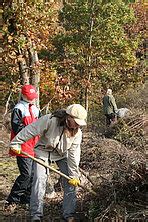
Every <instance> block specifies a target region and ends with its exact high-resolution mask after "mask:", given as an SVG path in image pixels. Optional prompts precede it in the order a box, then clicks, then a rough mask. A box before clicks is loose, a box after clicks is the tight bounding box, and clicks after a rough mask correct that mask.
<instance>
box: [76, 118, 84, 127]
mask: <svg viewBox="0 0 148 222" xmlns="http://www.w3.org/2000/svg"><path fill="white" fill-rule="evenodd" d="M74 120H75V122H76V123H77V124H78V125H79V126H86V125H87V124H86V121H85V120H83V119H78V118H74Z"/></svg>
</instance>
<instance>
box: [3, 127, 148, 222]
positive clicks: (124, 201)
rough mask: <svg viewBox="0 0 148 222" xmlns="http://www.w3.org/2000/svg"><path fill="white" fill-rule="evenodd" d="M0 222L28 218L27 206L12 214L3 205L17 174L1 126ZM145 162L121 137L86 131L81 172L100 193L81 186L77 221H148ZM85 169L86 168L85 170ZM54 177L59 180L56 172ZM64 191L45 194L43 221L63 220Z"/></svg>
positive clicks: (21, 220) (19, 221) (6, 132)
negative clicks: (90, 191) (120, 140)
mask: <svg viewBox="0 0 148 222" xmlns="http://www.w3.org/2000/svg"><path fill="white" fill-rule="evenodd" d="M0 134H1V139H0V158H1V163H0V164H1V172H0V222H29V221H30V217H29V211H28V209H27V208H26V206H19V207H18V208H17V209H16V212H14V214H12V215H5V214H4V212H3V210H2V208H3V206H4V202H5V199H6V197H7V195H8V194H9V192H10V189H11V187H12V184H13V182H14V180H15V178H16V177H17V175H18V169H17V165H16V161H15V158H12V157H11V158H10V157H9V156H8V144H9V133H8V131H7V130H6V129H5V127H2V128H1V130H0ZM145 163H146V160H145V156H144V152H143V151H137V150H135V151H134V152H133V150H128V149H127V148H126V147H125V146H123V145H122V144H121V143H119V142H118V141H116V140H114V139H111V138H105V137H104V136H102V135H101V136H100V135H99V134H98V133H97V132H95V131H94V132H92V131H91V132H88V131H87V130H85V131H84V137H83V142H82V158H81V164H80V168H81V172H82V181H83V185H84V186H86V187H89V188H92V189H94V190H95V191H96V192H97V196H96V197H95V196H93V195H92V194H91V193H89V192H86V191H85V190H82V189H81V188H79V189H78V195H77V196H78V208H77V218H78V220H77V221H78V222H103V221H105V222H123V221H124V222H125V221H126V222H128V221H132V222H133V221H134V222H146V221H147V218H148V217H147V216H148V210H147V208H146V206H147V205H148V202H147V200H146V173H145V171H144V165H145ZM82 169H83V170H82ZM51 178H53V181H54V182H56V181H57V179H58V177H57V175H54V174H52V175H51ZM62 196H63V193H62V191H57V192H56V195H55V198H52V199H49V198H45V206H44V218H43V222H46V221H48V222H49V221H50V222H51V221H52V222H60V221H61V222H62V221H63V220H62V219H61V205H62Z"/></svg>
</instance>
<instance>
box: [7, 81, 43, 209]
mask: <svg viewBox="0 0 148 222" xmlns="http://www.w3.org/2000/svg"><path fill="white" fill-rule="evenodd" d="M37 97H38V95H37V93H36V90H35V87H34V86H32V85H24V86H23V87H22V89H21V99H20V101H19V102H18V103H17V104H16V105H15V107H14V108H13V111H12V115H11V138H10V140H12V139H13V138H14V137H15V136H16V135H17V134H18V133H19V132H20V131H21V130H22V129H23V128H25V127H26V126H27V125H29V124H31V123H33V122H36V120H37V119H38V118H39V116H40V112H39V109H38V108H37V107H36V106H35V105H34V101H35V99H36V98H37ZM38 138H39V137H38V136H36V137H34V138H32V139H30V140H29V141H27V142H25V143H23V144H22V145H21V149H22V150H23V151H24V152H27V153H28V154H30V155H32V156H34V146H35V144H36V143H37V141H38ZM9 154H10V155H11V156H16V160H17V165H18V169H19V172H20V175H19V176H18V177H17V178H16V180H15V182H14V184H13V187H12V189H11V192H10V194H9V196H8V198H7V200H6V203H5V206H4V211H6V212H7V213H12V212H13V211H14V209H15V208H16V205H17V204H22V203H23V204H27V203H29V202H30V193H31V178H32V169H33V161H32V159H30V158H28V157H26V156H24V155H22V154H16V153H15V152H13V151H12V150H10V151H9Z"/></svg>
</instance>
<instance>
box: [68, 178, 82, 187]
mask: <svg viewBox="0 0 148 222" xmlns="http://www.w3.org/2000/svg"><path fill="white" fill-rule="evenodd" d="M68 183H69V184H70V185H72V186H75V187H77V186H79V185H80V180H79V179H77V178H72V179H70V180H69V181H68Z"/></svg>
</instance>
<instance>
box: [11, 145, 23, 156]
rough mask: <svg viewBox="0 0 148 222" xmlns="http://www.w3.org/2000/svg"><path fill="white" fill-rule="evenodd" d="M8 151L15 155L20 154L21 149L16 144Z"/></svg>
mask: <svg viewBox="0 0 148 222" xmlns="http://www.w3.org/2000/svg"><path fill="white" fill-rule="evenodd" d="M10 149H11V150H12V151H13V152H14V153H16V154H20V153H21V147H20V145H18V144H16V145H12V146H10Z"/></svg>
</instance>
